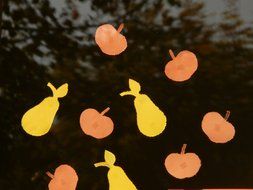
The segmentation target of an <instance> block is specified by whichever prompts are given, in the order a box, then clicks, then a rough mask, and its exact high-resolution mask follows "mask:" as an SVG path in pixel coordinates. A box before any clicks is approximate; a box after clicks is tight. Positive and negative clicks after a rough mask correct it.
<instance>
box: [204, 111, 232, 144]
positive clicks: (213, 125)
mask: <svg viewBox="0 0 253 190" xmlns="http://www.w3.org/2000/svg"><path fill="white" fill-rule="evenodd" d="M229 116H230V111H227V113H226V116H225V118H223V117H222V116H221V115H220V114H219V113H218V112H209V113H207V114H206V115H205V116H204V117H203V120H202V123H201V126H202V130H203V131H204V133H205V134H206V135H207V137H208V138H209V139H210V140H211V141H212V142H215V143H226V142H228V141H230V140H232V139H233V138H234V136H235V128H234V126H233V125H232V124H231V123H229V122H228V121H227V120H228V118H229Z"/></svg>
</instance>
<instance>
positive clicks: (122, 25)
mask: <svg viewBox="0 0 253 190" xmlns="http://www.w3.org/2000/svg"><path fill="white" fill-rule="evenodd" d="M123 28H124V23H121V24H120V25H119V28H118V30H117V31H118V32H119V33H120V32H121V31H122V30H123Z"/></svg>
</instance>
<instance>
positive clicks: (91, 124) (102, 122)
mask: <svg viewBox="0 0 253 190" xmlns="http://www.w3.org/2000/svg"><path fill="white" fill-rule="evenodd" d="M109 110H110V108H106V109H105V110H104V111H102V112H101V113H99V112H98V111H97V110H95V109H92V108H89V109H86V110H84V111H83V112H82V114H81V116H80V125H81V128H82V130H83V132H84V133H85V134H87V135H90V136H92V137H94V138H97V139H102V138H105V137H107V136H109V135H110V134H111V133H112V131H113V128H114V124H113V121H112V120H111V118H109V117H107V116H105V115H104V114H105V113H106V112H108V111H109Z"/></svg>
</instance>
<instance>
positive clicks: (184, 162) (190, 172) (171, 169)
mask: <svg viewBox="0 0 253 190" xmlns="http://www.w3.org/2000/svg"><path fill="white" fill-rule="evenodd" d="M185 149H186V144H184V145H183V147H182V150H181V154H178V153H171V154H169V155H168V156H167V158H166V159H165V163H164V165H165V168H166V170H167V172H168V173H169V174H170V175H172V176H173V177H175V178H178V179H184V178H190V177H193V176H195V175H196V174H197V173H198V171H199V169H200V167H201V161H200V159H199V157H198V155H197V154H195V153H185Z"/></svg>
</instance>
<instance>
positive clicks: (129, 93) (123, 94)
mask: <svg viewBox="0 0 253 190" xmlns="http://www.w3.org/2000/svg"><path fill="white" fill-rule="evenodd" d="M119 95H120V96H126V95H131V96H135V95H134V94H133V93H132V92H131V91H126V92H121V93H120V94H119Z"/></svg>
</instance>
